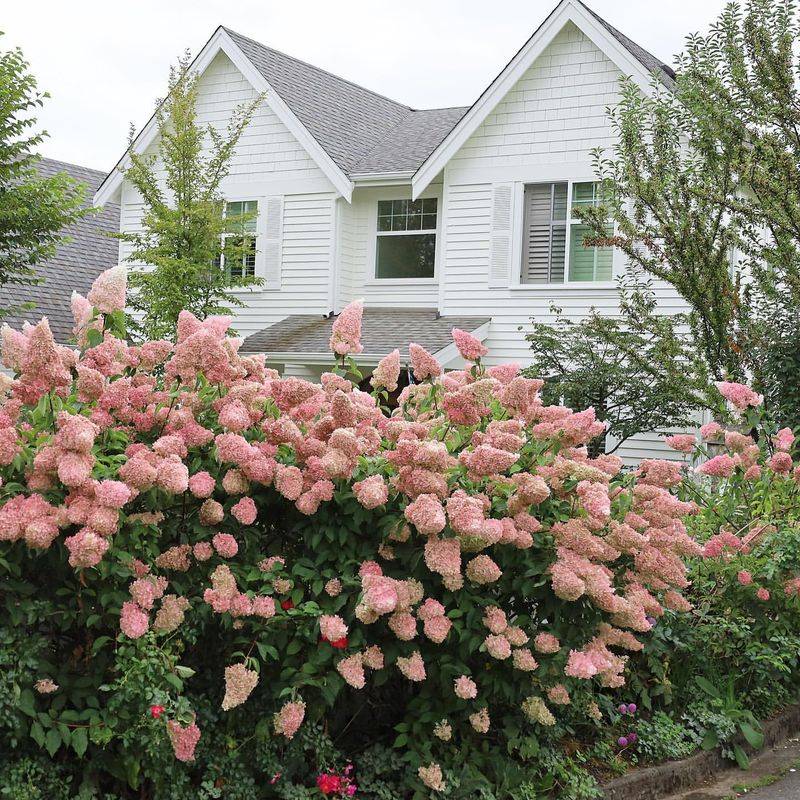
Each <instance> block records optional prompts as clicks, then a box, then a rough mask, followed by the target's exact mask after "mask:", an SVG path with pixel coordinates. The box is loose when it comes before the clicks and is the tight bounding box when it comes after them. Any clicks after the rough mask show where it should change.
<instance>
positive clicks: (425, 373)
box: [408, 342, 442, 381]
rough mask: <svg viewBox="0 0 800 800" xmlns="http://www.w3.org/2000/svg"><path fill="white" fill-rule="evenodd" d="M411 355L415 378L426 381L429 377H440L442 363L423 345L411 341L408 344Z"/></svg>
mask: <svg viewBox="0 0 800 800" xmlns="http://www.w3.org/2000/svg"><path fill="white" fill-rule="evenodd" d="M408 354H409V356H410V357H411V368H412V370H413V372H414V379H415V380H417V381H424V380H427V379H428V378H438V377H439V375H441V374H442V365H441V364H440V363H439V362H438V361H437V360H436V359H435V358H434V357H433V356H432V355H431V354H430V353H429V352H428V351H427V350H426V349H425V348H424V347H422V346H421V345H418V344H415V343H414V342H411V344H409V346H408Z"/></svg>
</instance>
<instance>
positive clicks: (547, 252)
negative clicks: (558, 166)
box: [521, 183, 567, 283]
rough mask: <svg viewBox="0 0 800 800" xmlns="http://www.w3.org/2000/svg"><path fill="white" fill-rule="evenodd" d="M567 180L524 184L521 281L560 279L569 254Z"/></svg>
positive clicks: (553, 280) (551, 281)
mask: <svg viewBox="0 0 800 800" xmlns="http://www.w3.org/2000/svg"><path fill="white" fill-rule="evenodd" d="M566 189H567V186H566V184H565V183H534V184H530V185H528V186H526V187H525V195H524V197H525V199H524V203H525V207H524V213H523V232H522V276H521V279H522V282H523V283H560V282H561V281H563V280H564V262H565V255H566V234H567V229H566V206H567V194H566Z"/></svg>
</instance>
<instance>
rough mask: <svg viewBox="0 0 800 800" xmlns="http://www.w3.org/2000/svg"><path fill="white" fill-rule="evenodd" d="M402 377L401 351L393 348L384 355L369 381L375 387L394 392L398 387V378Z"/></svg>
mask: <svg viewBox="0 0 800 800" xmlns="http://www.w3.org/2000/svg"><path fill="white" fill-rule="evenodd" d="M399 377H400V351H399V350H392V352H391V353H389V355H388V356H384V357H383V358H382V359H381V360H380V361H379V362H378V366H377V367H375V369H374V370H373V372H372V377H371V378H370V380H369V382H370V383H371V384H372V386H373V387H374V388H375V389H386V391H387V392H394V391H395V390H396V389H397V380H398V378H399Z"/></svg>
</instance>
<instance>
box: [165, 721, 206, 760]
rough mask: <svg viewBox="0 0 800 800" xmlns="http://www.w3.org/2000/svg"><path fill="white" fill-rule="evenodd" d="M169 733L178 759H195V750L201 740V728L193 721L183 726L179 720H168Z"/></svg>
mask: <svg viewBox="0 0 800 800" xmlns="http://www.w3.org/2000/svg"><path fill="white" fill-rule="evenodd" d="M167 733H168V734H169V740H170V742H171V743H172V750H173V752H174V753H175V758H177V759H178V761H194V750H195V747H197V743H198V742H199V741H200V728H198V727H197V725H196V724H195V723H194V722H192V723H191V724H190V725H186V726H183V725H181V724H180V722H178V721H177V720H174V719H171V720H169V721H168V722H167Z"/></svg>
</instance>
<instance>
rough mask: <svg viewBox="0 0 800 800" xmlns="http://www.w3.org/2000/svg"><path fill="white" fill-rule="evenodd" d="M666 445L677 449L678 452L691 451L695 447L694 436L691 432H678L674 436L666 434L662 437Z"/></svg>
mask: <svg viewBox="0 0 800 800" xmlns="http://www.w3.org/2000/svg"><path fill="white" fill-rule="evenodd" d="M664 442H665V443H666V445H667V447H671V448H672V449H673V450H677V451H678V452H679V453H691V452H692V451H693V450H694V448H695V444H696V441H695V438H694V436H693V435H692V434H691V433H680V434H677V435H676V436H667V438H666V439H664Z"/></svg>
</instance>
